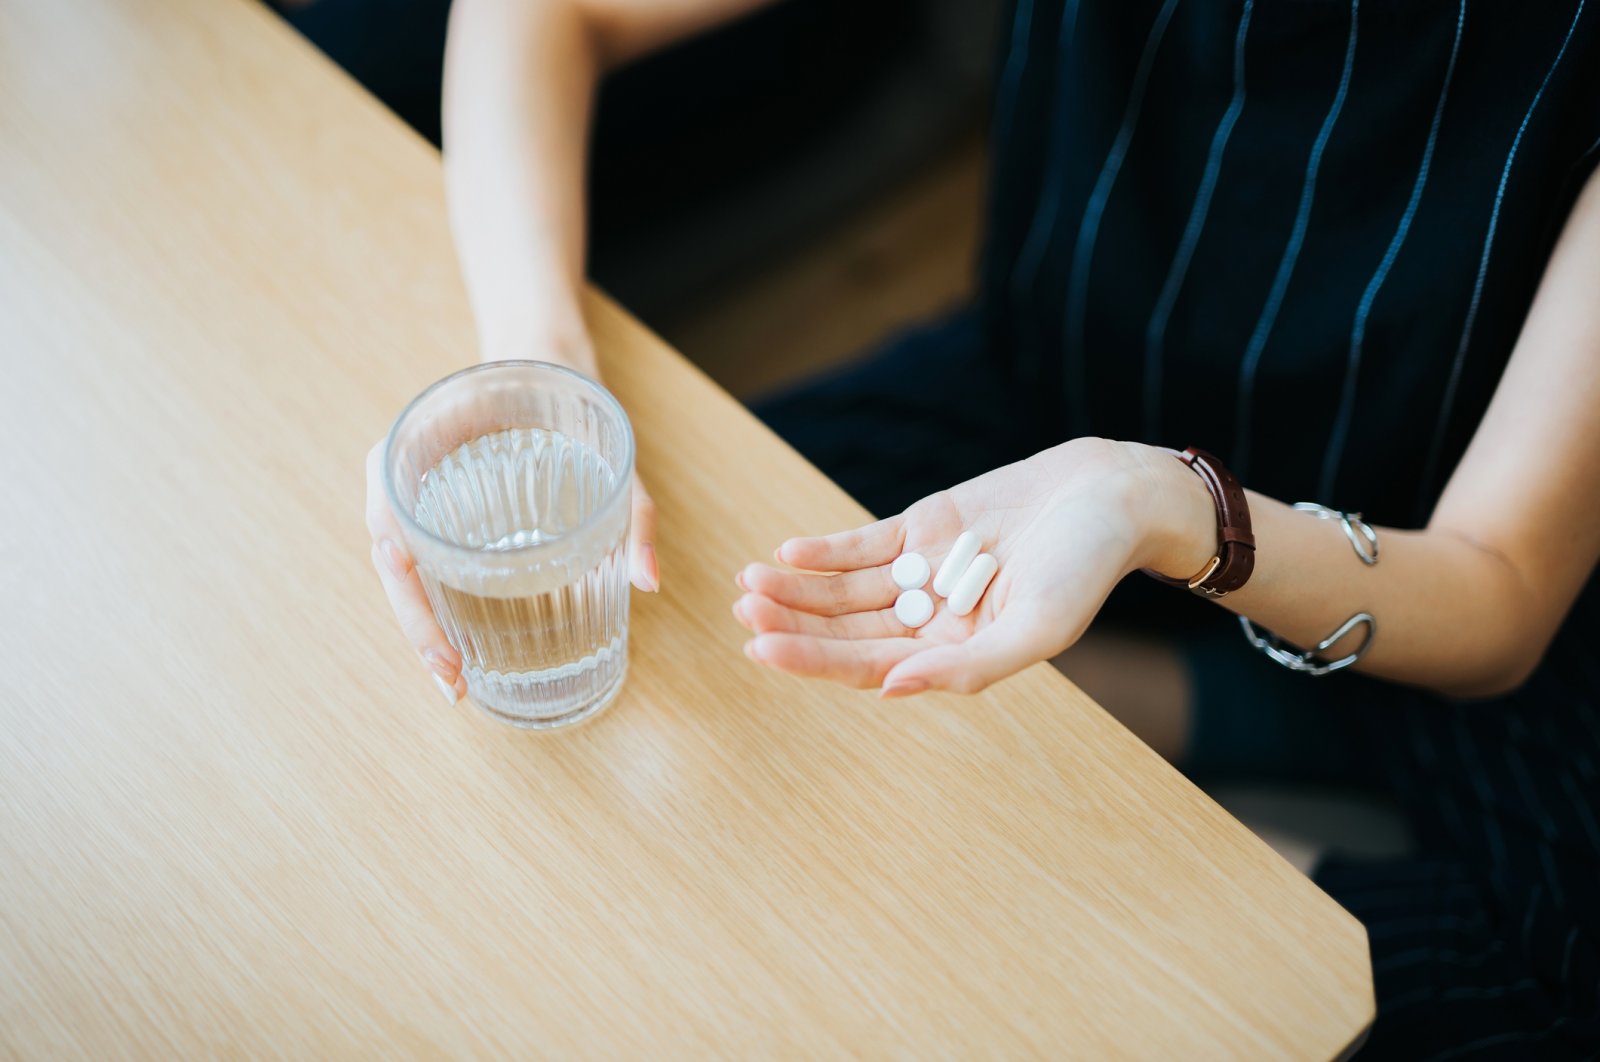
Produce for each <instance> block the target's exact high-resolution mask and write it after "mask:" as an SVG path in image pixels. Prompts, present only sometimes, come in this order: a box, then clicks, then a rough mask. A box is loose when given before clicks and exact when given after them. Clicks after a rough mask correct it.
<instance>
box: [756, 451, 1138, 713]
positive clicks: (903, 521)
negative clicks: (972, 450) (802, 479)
mask: <svg viewBox="0 0 1600 1062" xmlns="http://www.w3.org/2000/svg"><path fill="white" fill-rule="evenodd" d="M1131 471H1132V470H1131V468H1130V458H1129V456H1128V455H1127V453H1126V451H1125V450H1123V449H1122V448H1121V446H1120V444H1116V443H1109V442H1106V441H1104V440H1100V439H1075V440H1073V441H1072V442H1068V443H1063V444H1062V445H1060V446H1056V447H1053V448H1051V449H1049V450H1045V451H1043V452H1041V453H1039V454H1035V455H1034V456H1033V457H1030V458H1028V459H1027V460H1025V461H1019V462H1017V463H1015V464H1011V465H1007V466H1005V467H1003V468H999V469H996V470H994V471H992V472H988V473H985V474H984V475H982V476H978V477H977V478H975V479H970V480H968V481H966V482H965V483H962V484H959V485H957V486H955V487H952V488H950V489H949V490H944V491H940V492H939V493H937V494H932V495H929V496H928V497H926V498H924V499H922V500H921V501H919V502H917V503H916V504H914V505H912V506H911V507H910V508H909V509H907V510H906V511H905V512H904V513H901V514H900V515H899V516H894V517H890V518H889V519H886V520H880V521H878V522H876V523H873V524H868V525H866V526H865V527H861V528H857V529H855V530H851V531H842V532H839V533H837V534H833V535H828V536H825V537H822V538H796V539H790V540H789V541H787V542H785V543H784V544H783V545H782V546H780V547H779V549H778V552H777V557H778V559H779V560H780V561H782V562H784V563H785V564H788V565H792V566H793V567H794V568H798V569H803V570H802V571H785V570H782V569H779V568H774V567H771V566H769V565H765V564H751V565H749V566H748V567H746V568H745V569H744V570H743V571H741V572H740V573H739V575H738V582H739V585H740V587H741V588H742V589H743V590H744V591H745V594H744V596H743V597H741V598H740V599H739V601H738V602H737V603H736V604H735V605H734V614H735V615H736V616H737V617H738V618H739V621H740V622H741V623H743V624H744V625H745V626H746V627H748V628H749V629H750V630H751V631H752V632H753V633H754V634H755V635H756V637H755V638H754V639H752V640H751V641H750V642H749V643H748V644H747V646H746V648H745V651H746V653H747V654H748V655H749V656H750V657H751V658H752V659H754V660H756V661H758V662H759V663H762V664H766V665H768V666H769V667H773V668H776V669H778V670H780V671H787V672H790V673H792V674H797V675H809V676H816V677H820V678H828V679H832V680H834V681H837V682H843V683H846V684H848V685H853V686H862V687H869V686H880V685H881V686H882V687H883V693H884V696H900V695H906V694H911V693H917V692H920V691H922V690H925V689H946V690H957V691H960V692H966V693H970V692H975V691H977V690H980V689H983V688H984V687H985V686H988V685H989V684H990V683H992V682H995V681H998V680H999V679H1002V678H1004V677H1006V676H1007V675H1010V674H1012V673H1014V672H1016V671H1018V670H1020V669H1022V668H1023V667H1026V666H1027V665H1028V664H1031V663H1034V662H1036V661H1039V660H1044V659H1048V658H1049V657H1051V656H1054V655H1055V654H1056V653H1059V652H1061V651H1062V650H1063V649H1065V648H1066V647H1067V646H1069V645H1071V644H1072V643H1073V642H1074V641H1076V640H1077V639H1078V638H1079V637H1080V636H1081V635H1082V634H1083V631H1084V630H1085V629H1086V628H1087V627H1088V625H1089V623H1090V621H1091V620H1092V619H1093V618H1094V616H1095V614H1096V613H1097V612H1098V611H1099V609H1100V606H1101V604H1102V603H1103V602H1104V601H1105V598H1106V595H1107V594H1108V593H1110V591H1111V588H1112V587H1113V586H1115V585H1116V583H1117V581H1118V580H1119V579H1121V578H1122V577H1123V576H1124V575H1125V574H1127V572H1129V571H1130V570H1132V568H1133V567H1135V566H1136V565H1135V564H1133V561H1134V559H1135V557H1136V553H1137V545H1138V542H1137V539H1138V535H1137V533H1136V528H1137V521H1136V520H1135V519H1134V518H1133V517H1132V515H1131V514H1132V513H1133V512H1134V511H1135V510H1136V508H1137V504H1138V499H1136V498H1130V497H1129V496H1128V495H1129V493H1130V491H1129V484H1131V483H1134V482H1137V477H1136V476H1135V475H1132V474H1130V473H1131ZM965 530H970V531H973V532H974V533H976V534H977V535H978V537H979V539H981V540H982V542H983V548H984V550H985V551H986V552H989V553H992V554H994V556H995V558H996V559H997V560H998V561H999V562H1000V569H999V572H998V573H997V574H996V575H995V578H994V581H993V582H992V583H991V584H990V586H989V589H988V591H987V592H986V593H985V594H984V596H983V598H982V600H980V601H979V603H978V607H977V608H975V609H974V610H973V611H972V612H970V613H968V614H967V615H965V616H956V615H954V614H953V613H952V612H951V611H950V609H949V607H948V605H947V604H946V603H945V602H942V601H941V602H939V604H938V608H937V609H936V611H935V613H934V616H933V619H932V620H930V621H929V622H928V623H927V624H926V625H925V626H923V627H921V628H919V629H917V630H911V629H909V628H907V627H906V626H905V625H904V624H902V623H901V622H900V621H899V620H898V619H896V618H895V614H894V608H893V606H894V601H895V598H896V596H897V595H898V594H899V589H898V588H897V587H896V586H895V584H894V581H893V579H891V578H890V575H889V566H890V565H891V564H892V563H893V562H894V559H895V558H896V557H898V556H900V554H902V553H905V552H916V553H921V554H922V555H923V556H924V557H926V558H927V559H928V561H929V563H930V564H931V565H932V566H933V569H934V570H935V571H937V570H938V568H939V565H940V563H941V562H942V561H943V560H944V557H945V555H946V554H947V553H948V552H949V551H950V548H951V546H952V545H953V544H954V542H955V540H956V537H957V536H958V535H960V534H961V532H962V531H965Z"/></svg>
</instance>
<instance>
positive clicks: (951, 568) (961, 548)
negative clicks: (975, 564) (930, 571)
mask: <svg viewBox="0 0 1600 1062" xmlns="http://www.w3.org/2000/svg"><path fill="white" fill-rule="evenodd" d="M981 549H983V540H982V539H980V538H979V537H978V536H977V535H975V534H973V533H972V532H971V531H963V532H961V537H960V538H958V539H956V544H955V545H953V546H951V547H950V555H949V556H947V557H945V559H944V563H943V564H941V565H939V574H938V575H935V576H934V577H933V592H934V593H936V594H938V595H939V596H940V597H949V596H950V593H951V591H953V590H955V588H956V583H958V582H960V580H961V577H962V576H963V575H965V574H966V571H967V565H969V564H971V563H972V558H973V557H976V556H977V555H978V551H979V550H981Z"/></svg>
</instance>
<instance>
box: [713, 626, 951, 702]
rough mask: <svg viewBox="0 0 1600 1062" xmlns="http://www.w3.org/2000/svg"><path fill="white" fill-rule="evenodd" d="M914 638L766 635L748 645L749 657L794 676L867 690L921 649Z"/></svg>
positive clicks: (746, 652)
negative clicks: (820, 679)
mask: <svg viewBox="0 0 1600 1062" xmlns="http://www.w3.org/2000/svg"><path fill="white" fill-rule="evenodd" d="M921 645H922V643H921V642H919V641H917V640H916V639H914V638H869V639H865V640H862V639H844V638H817V637H813V636H812V635H809V634H784V633H774V634H762V635H759V636H757V637H755V638H753V639H751V640H750V641H749V642H747V643H745V647H744V651H745V655H746V656H748V657H749V658H750V659H752V660H754V661H756V662H757V663H760V664H765V665H766V666H768V667H770V668H773V669H774V670H777V671H783V672H787V673H788V674H790V675H804V676H806V677H807V678H825V679H830V680H832V681H834V682H841V683H843V684H844V685H846V686H856V687H860V688H862V689H867V688H870V687H873V686H877V685H879V684H880V683H881V682H882V681H883V677H884V675H886V674H888V672H889V669H890V668H892V667H894V666H895V665H896V664H898V663H899V662H900V661H902V660H904V659H906V658H907V657H908V656H910V655H911V654H913V653H915V652H916V651H917V650H918V649H919V648H921Z"/></svg>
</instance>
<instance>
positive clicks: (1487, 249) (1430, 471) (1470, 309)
mask: <svg viewBox="0 0 1600 1062" xmlns="http://www.w3.org/2000/svg"><path fill="white" fill-rule="evenodd" d="M1586 2H1587V0H1578V7H1577V10H1576V11H1574V12H1573V13H1572V24H1571V25H1570V26H1568V27H1567V33H1566V36H1565V37H1563V38H1561V48H1560V49H1559V50H1558V51H1557V52H1556V57H1555V59H1554V61H1552V62H1551V64H1550V69H1549V70H1547V71H1546V72H1545V75H1544V80H1543V81H1541V82H1539V90H1538V91H1537V92H1535V93H1534V94H1533V101H1532V102H1530V103H1529V104H1528V109H1527V111H1526V112H1525V113H1524V114H1523V116H1522V124H1521V125H1519V126H1517V135H1516V136H1515V137H1514V138H1513V139H1512V141H1511V150H1510V151H1508V152H1507V153H1506V163H1505V165H1504V166H1503V167H1501V170H1500V183H1499V185H1498V186H1496V188H1495V191H1494V205H1493V206H1492V207H1491V208H1490V211H1489V230H1488V232H1487V233H1485V234H1484V237H1483V255H1482V257H1481V258H1479V260H1478V277H1477V280H1476V282H1475V283H1474V284H1473V286H1472V299H1471V302H1469V303H1468V305H1467V319H1466V321H1465V322H1464V323H1463V324H1462V326H1461V341H1460V342H1459V343H1458V344H1457V345H1456V356H1455V360H1454V361H1452V362H1451V364H1450V375H1449V377H1448V378H1447V379H1446V380H1445V385H1444V398H1443V400H1442V401H1441V402H1440V404H1439V415H1438V417H1437V418H1436V419H1435V421H1434V428H1433V440H1432V442H1430V443H1429V444H1428V457H1427V460H1426V462H1425V463H1424V464H1423V473H1422V487H1423V495H1424V497H1426V496H1427V492H1428V490H1429V488H1430V487H1431V486H1432V485H1433V482H1434V480H1435V478H1436V477H1437V476H1438V473H1439V458H1440V455H1441V452H1442V451H1443V448H1444V435H1445V431H1446V429H1447V428H1448V427H1449V424H1450V413H1451V411H1452V410H1453V408H1454V406H1455V401H1456V389H1457V387H1458V386H1459V385H1460V383H1461V370H1462V368H1463V366H1465V364H1466V361H1467V351H1468V349H1469V348H1470V347H1471V346H1472V329H1473V326H1474V325H1476V324H1477V321H1478V310H1479V308H1480V307H1481V306H1482V304H1483V290H1484V284H1485V282H1486V281H1487V280H1488V277H1489V256H1490V255H1492V254H1493V253H1494V239H1495V235H1496V233H1497V232H1498V230H1499V228H1500V211H1501V208H1502V207H1503V206H1504V204H1505V198H1506V183H1507V182H1508V181H1509V180H1510V179H1511V168H1512V166H1514V165H1515V164H1516V161H1517V150H1518V149H1519V148H1520V147H1521V146H1522V138H1523V135H1524V134H1526V133H1527V131H1528V123H1529V122H1531V121H1532V120H1533V115H1534V112H1535V111H1537V110H1538V109H1539V104H1540V103H1541V102H1542V101H1543V100H1544V93H1545V89H1547V88H1549V87H1550V79H1551V78H1552V77H1554V76H1555V73H1556V70H1557V69H1559V68H1560V66H1561V60H1563V59H1565V58H1566V56H1567V48H1568V46H1569V45H1571V44H1572V35H1573V34H1574V33H1576V32H1577V30H1578V22H1579V20H1580V19H1582V18H1583V8H1584V4H1585V3H1586ZM1419 519H1420V514H1419Z"/></svg>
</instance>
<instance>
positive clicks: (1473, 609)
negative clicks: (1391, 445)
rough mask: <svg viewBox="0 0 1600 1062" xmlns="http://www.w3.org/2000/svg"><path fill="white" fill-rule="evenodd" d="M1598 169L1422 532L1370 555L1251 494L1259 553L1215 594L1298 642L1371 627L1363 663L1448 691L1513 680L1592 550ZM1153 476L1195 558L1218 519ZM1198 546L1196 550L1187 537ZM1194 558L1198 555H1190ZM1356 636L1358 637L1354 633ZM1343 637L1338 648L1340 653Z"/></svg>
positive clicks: (1485, 691)
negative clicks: (1366, 622)
mask: <svg viewBox="0 0 1600 1062" xmlns="http://www.w3.org/2000/svg"><path fill="white" fill-rule="evenodd" d="M1597 291H1600V178H1596V179H1591V180H1590V181H1589V184H1588V187H1587V188H1585V190H1584V192H1583V195H1582V196H1581V197H1580V199H1579V200H1578V202H1577V204H1576V206H1575V207H1574V208H1573V212H1572V215H1571V217H1570V218H1569V219H1568V222H1567V224H1566V227H1565V229H1564V231H1563V233H1562V237H1561V240H1560V242H1559V243H1558V245H1557V247H1556V250H1555V253H1554V255H1553V256H1552V257H1551V260H1550V263H1549V266H1548V267H1547V269H1546V271H1545V276H1544V280H1543V282H1542V284H1541V286H1540V288H1539V293H1538V296H1537V298H1536V299H1535V300H1534V304H1533V307H1532V309H1531V310H1530V311H1529V314H1528V319H1527V322H1526V324H1525V325H1524V327H1523V331H1522V335H1521V337H1520V338H1519V340H1518V342H1517V346H1516V350H1515V351H1514V352H1513V354H1512V357H1511V361H1510V363H1509V365H1508V366H1507V368H1506V371H1505V375H1504V376H1503V377H1502V378H1501V381H1500V385H1499V387H1498V389H1497V390H1496V391H1495V396H1494V400H1493V402H1492V403H1491V404H1490V406H1489V410H1488V412H1487V414H1486V415H1485V416H1484V419H1483V422H1482V423H1481V424H1480V425H1479V427H1478V430H1477V433H1476V434H1475V435H1474V436H1473V439H1472V444H1471V446H1469V447H1468V449H1467V453H1466V455H1465V456H1464V457H1463V458H1462V461H1461V464H1460V465H1459V466H1458V467H1457V468H1456V470H1455V473H1454V474H1453V475H1452V476H1451V478H1450V482H1449V483H1448V485H1447V486H1446V489H1445V492H1444V495H1443V497H1442V498H1441V499H1440V501H1439V504H1438V507H1437V508H1436V509H1435V511H1434V514H1433V518H1432V519H1431V520H1430V521H1429V524H1428V527H1427V529H1426V530H1423V531H1394V530H1381V529H1380V531H1379V537H1380V541H1381V546H1382V559H1381V561H1380V563H1379V564H1377V565H1375V566H1373V567H1367V566H1366V565H1363V564H1361V563H1360V562H1359V561H1357V560H1356V558H1355V557H1354V556H1353V555H1352V553H1351V551H1350V548H1349V546H1348V545H1347V544H1346V543H1345V540H1344V536H1343V534H1342V532H1341V531H1340V530H1339V529H1338V527H1337V526H1336V525H1334V524H1332V523H1328V522H1324V521H1319V520H1315V519H1311V518H1309V517H1307V516H1306V514H1304V513H1297V512H1294V511H1293V510H1291V509H1290V508H1289V507H1288V506H1286V505H1284V504H1282V503H1281V502H1276V501H1273V500H1271V499H1268V498H1264V497H1261V496H1259V495H1254V494H1253V495H1252V496H1251V499H1250V505H1251V513H1252V517H1253V519H1254V521H1255V529H1256V541H1257V550H1256V556H1257V558H1258V564H1257V568H1256V571H1255V574H1254V575H1253V576H1252V577H1251V580H1250V582H1249V583H1248V584H1247V585H1246V586H1245V587H1244V588H1243V589H1242V590H1240V591H1238V592H1237V593H1234V594H1230V595H1229V596H1228V597H1226V598H1224V599H1222V601H1221V603H1222V604H1223V605H1224V606H1225V607H1227V608H1229V609H1231V610H1233V611H1235V612H1238V613H1241V614H1243V615H1245V616H1248V617H1250V618H1251V619H1252V620H1256V621H1259V622H1260V623H1261V624H1262V625H1264V626H1266V627H1268V628H1270V629H1272V630H1274V631H1276V632H1278V633H1279V634H1282V635H1283V636H1284V637H1286V638H1288V639H1290V640H1291V641H1295V642H1297V643H1298V644H1301V645H1314V644H1315V643H1316V642H1317V641H1319V640H1320V639H1322V638H1324V637H1326V636H1327V635H1328V634H1329V633H1330V632H1332V630H1333V629H1334V628H1335V627H1337V626H1338V624H1339V623H1341V622H1342V621H1343V620H1344V618H1345V617H1346V616H1349V615H1351V614H1352V613H1355V612H1359V611H1366V612H1370V613H1372V614H1373V615H1374V616H1375V617H1376V618H1377V620H1378V623H1379V625H1380V631H1381V633H1380V635H1379V637H1378V638H1377V639H1376V640H1375V641H1374V642H1373V645H1372V650H1371V652H1369V653H1368V654H1367V655H1366V656H1365V657H1364V658H1363V659H1362V661H1361V663H1360V665H1359V669H1360V670H1363V671H1367V672H1370V673H1372V674H1374V675H1379V676H1382V677H1383V678H1388V679H1394V680H1397V681H1400V682H1406V683H1410V684H1414V685H1419V686H1426V687H1429V688H1432V689H1435V690H1437V691H1439V692H1442V693H1446V694H1453V695H1459V696H1486V695H1491V694H1496V693H1501V692H1505V691H1507V690H1509V689H1512V688H1514V687H1516V686H1517V685H1520V684H1521V682H1522V681H1523V680H1524V679H1525V678H1526V677H1527V676H1528V674H1529V673H1530V672H1531V671H1532V670H1533V669H1534V668H1535V667H1536V666H1537V665H1538V662H1539V659H1540V657H1541V656H1542V655H1543V653H1544V650H1545V648H1546V647H1547V646H1548V645H1549V643H1550V640H1551V638H1552V637H1554V635H1555V632H1556V629H1557V628H1558V627H1559V626H1560V625H1561V621H1562V619H1563V618H1564V617H1565V616H1566V613H1567V610H1568V609H1569V608H1571V606H1572V602H1573V600H1574V599H1575V598H1576V597H1577V595H1578V592H1579V591H1580V590H1581V589H1582V588H1583V584H1584V581H1585V580H1586V579H1587V578H1588V577H1589V573H1590V572H1591V571H1592V570H1593V569H1594V566H1595V562H1596V559H1597V558H1600V519H1597V517H1596V503H1597V502H1600V297H1597V296H1596V292H1597ZM1170 463H1171V464H1172V465H1174V466H1177V468H1176V470H1177V472H1178V473H1180V474H1179V475H1176V476H1174V475H1172V474H1171V470H1167V469H1165V468H1164V467H1163V468H1162V478H1163V480H1164V481H1165V482H1167V483H1169V484H1171V494H1172V497H1173V498H1174V499H1179V500H1176V501H1175V502H1174V504H1173V505H1172V511H1173V512H1175V513H1177V512H1182V513H1183V514H1184V515H1183V516H1182V517H1181V519H1180V521H1179V524H1180V525H1181V526H1185V527H1186V528H1187V530H1186V531H1183V532H1180V533H1179V536H1178V538H1179V539H1180V540H1186V541H1188V542H1189V543H1190V546H1189V549H1188V551H1187V553H1186V554H1184V555H1182V556H1173V557H1169V558H1167V559H1166V560H1165V561H1164V565H1163V570H1171V571H1173V572H1178V571H1182V570H1184V568H1185V565H1187V566H1188V567H1187V572H1188V573H1192V572H1194V571H1197V570H1199V568H1200V566H1201V565H1202V564H1203V563H1204V562H1205V560H1206V559H1207V557H1205V556H1200V555H1199V553H1200V550H1203V549H1204V542H1205V536H1204V534H1203V533H1199V534H1197V533H1196V532H1197V529H1198V528H1200V527H1203V526H1206V525H1205V524H1204V523H1202V522H1201V521H1209V520H1211V519H1213V517H1212V516H1211V513H1210V511H1209V505H1210V501H1209V498H1207V497H1205V496H1204V494H1203V491H1202V492H1197V491H1196V489H1195V488H1196V486H1197V484H1198V477H1196V476H1194V475H1193V474H1192V473H1190V472H1189V471H1187V470H1186V469H1184V468H1183V467H1182V466H1181V465H1178V462H1176V461H1172V462H1170ZM1195 543H1200V549H1198V550H1197V549H1196V548H1195ZM1191 561H1194V563H1190V562H1191ZM1350 637H1351V639H1352V642H1353V641H1354V640H1356V639H1357V638H1358V635H1357V634H1352V635H1351V636H1350ZM1342 648H1344V646H1342V645H1341V646H1336V647H1334V649H1333V650H1331V652H1333V653H1337V652H1339V651H1340V649H1342Z"/></svg>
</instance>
